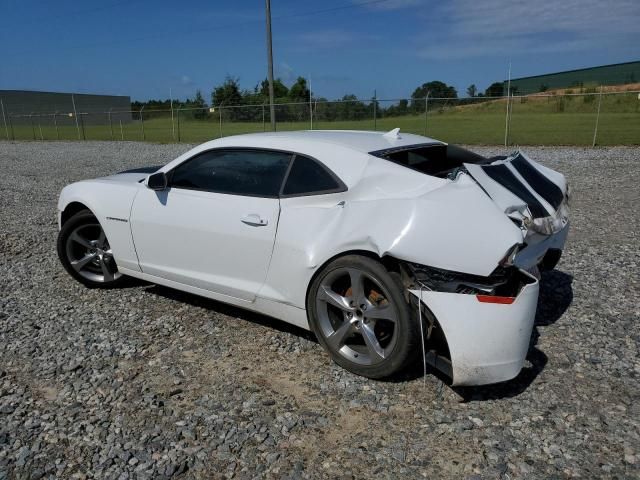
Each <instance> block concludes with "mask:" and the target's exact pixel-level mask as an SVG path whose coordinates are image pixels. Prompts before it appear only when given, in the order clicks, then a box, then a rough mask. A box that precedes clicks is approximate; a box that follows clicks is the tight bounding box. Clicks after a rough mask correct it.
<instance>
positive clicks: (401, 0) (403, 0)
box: [353, 0, 423, 11]
mask: <svg viewBox="0 0 640 480" xmlns="http://www.w3.org/2000/svg"><path fill="white" fill-rule="evenodd" d="M353 3H355V4H356V5H358V4H360V5H362V6H363V7H365V8H368V9H369V10H379V11H380V10H381V11H390V10H401V9H404V8H410V7H416V6H418V5H422V3H423V1H422V0H381V1H379V2H378V1H375V0H374V1H373V2H371V3H368V2H363V0H355V1H354V2H353Z"/></svg>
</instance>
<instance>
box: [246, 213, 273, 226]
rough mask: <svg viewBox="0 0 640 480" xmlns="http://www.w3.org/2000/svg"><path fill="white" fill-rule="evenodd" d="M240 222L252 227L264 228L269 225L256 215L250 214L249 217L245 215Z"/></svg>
mask: <svg viewBox="0 0 640 480" xmlns="http://www.w3.org/2000/svg"><path fill="white" fill-rule="evenodd" d="M240 221H241V222H242V223H244V224H246V225H251V226H252V227H264V226H266V225H267V224H268V223H269V222H267V221H266V220H265V219H263V218H261V217H260V215H258V214H256V213H250V214H249V215H245V216H244V217H242V218H241V219H240Z"/></svg>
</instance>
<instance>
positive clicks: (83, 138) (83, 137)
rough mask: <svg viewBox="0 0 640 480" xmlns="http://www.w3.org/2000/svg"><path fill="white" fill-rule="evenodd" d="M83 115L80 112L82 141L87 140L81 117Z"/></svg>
mask: <svg viewBox="0 0 640 480" xmlns="http://www.w3.org/2000/svg"><path fill="white" fill-rule="evenodd" d="M83 115H85V113H82V112H80V128H81V129H82V140H85V141H86V140H87V135H86V134H85V131H84V118H83V117H82V116H83ZM76 121H77V120H76Z"/></svg>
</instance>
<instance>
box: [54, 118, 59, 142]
mask: <svg viewBox="0 0 640 480" xmlns="http://www.w3.org/2000/svg"><path fill="white" fill-rule="evenodd" d="M57 117H58V112H55V113H54V114H53V126H54V127H55V129H56V140H60V131H59V130H58V118H57Z"/></svg>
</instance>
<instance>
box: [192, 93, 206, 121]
mask: <svg viewBox="0 0 640 480" xmlns="http://www.w3.org/2000/svg"><path fill="white" fill-rule="evenodd" d="M190 103H191V107H192V108H197V109H198V110H194V111H193V118H197V119H198V120H202V119H205V118H207V111H206V107H207V104H206V103H205V101H204V97H203V96H202V92H201V91H200V90H199V89H198V90H196V96H195V98H194V99H193V100H191V102H190Z"/></svg>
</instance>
